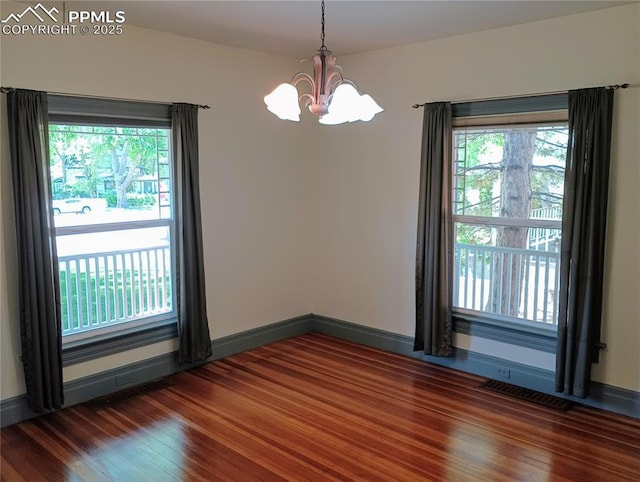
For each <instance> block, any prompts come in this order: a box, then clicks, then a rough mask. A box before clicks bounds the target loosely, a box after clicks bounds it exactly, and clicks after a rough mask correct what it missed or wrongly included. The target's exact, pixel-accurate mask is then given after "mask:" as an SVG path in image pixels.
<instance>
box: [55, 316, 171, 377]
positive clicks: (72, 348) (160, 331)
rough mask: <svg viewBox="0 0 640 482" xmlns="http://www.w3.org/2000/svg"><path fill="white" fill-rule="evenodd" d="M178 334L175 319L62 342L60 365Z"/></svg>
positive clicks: (67, 364)
mask: <svg viewBox="0 0 640 482" xmlns="http://www.w3.org/2000/svg"><path fill="white" fill-rule="evenodd" d="M177 336H178V325H177V322H176V320H175V319H170V320H163V321H158V322H155V323H149V324H146V325H142V326H138V327H134V328H129V329H125V330H120V331H117V332H113V333H109V334H104V335H100V336H95V337H91V338H85V339H82V340H77V341H73V342H69V343H64V340H63V344H62V366H69V365H74V364H76V363H82V362H85V361H89V360H93V359H95V358H99V357H103V356H107V355H113V354H115V353H120V352H123V351H127V350H131V349H133V348H138V347H141V346H146V345H151V344H153V343H158V342H161V341H165V340H170V339H171V338H175V337H177Z"/></svg>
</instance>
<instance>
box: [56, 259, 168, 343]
mask: <svg viewBox="0 0 640 482" xmlns="http://www.w3.org/2000/svg"><path fill="white" fill-rule="evenodd" d="M156 292H157V293H156ZM60 294H61V304H62V331H63V333H65V334H67V333H68V332H76V331H79V330H86V329H91V328H99V327H103V326H108V325H110V324H113V323H116V322H120V321H125V320H130V319H133V318H134V317H139V316H145V315H148V314H151V313H152V312H154V311H155V312H157V310H161V309H162V311H168V310H170V309H171V278H170V276H169V275H168V274H167V275H165V276H164V279H162V278H161V277H151V278H150V279H149V277H148V276H146V275H145V273H143V272H142V271H140V270H136V269H125V270H124V271H119V272H118V273H113V272H110V273H108V275H105V273H104V272H101V273H95V272H89V273H87V272H86V271H76V270H74V269H71V270H69V271H67V270H63V269H61V270H60ZM163 300H166V302H165V303H166V304H165V306H163Z"/></svg>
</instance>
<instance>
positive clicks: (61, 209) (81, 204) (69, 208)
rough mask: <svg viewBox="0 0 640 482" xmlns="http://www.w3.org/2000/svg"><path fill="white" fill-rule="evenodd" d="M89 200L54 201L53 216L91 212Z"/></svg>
mask: <svg viewBox="0 0 640 482" xmlns="http://www.w3.org/2000/svg"><path fill="white" fill-rule="evenodd" d="M90 203H91V199H81V198H72V199H54V201H53V214H63V213H78V214H87V213H89V212H91V206H90Z"/></svg>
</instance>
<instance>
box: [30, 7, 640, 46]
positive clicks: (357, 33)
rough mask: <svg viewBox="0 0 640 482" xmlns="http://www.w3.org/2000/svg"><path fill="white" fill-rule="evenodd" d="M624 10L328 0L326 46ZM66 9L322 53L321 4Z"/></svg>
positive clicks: (237, 42)
mask: <svg viewBox="0 0 640 482" xmlns="http://www.w3.org/2000/svg"><path fill="white" fill-rule="evenodd" d="M25 3H27V2H25ZM28 3H35V2H28ZM43 3H46V4H62V3H63V2H46V1H45V2H43ZM625 3H634V2H629V1H580V0H569V1H546V0H534V1H529V0H518V1H484V0H475V1H456V0H449V1H428V0H423V1H405V0H367V1H364V0H360V1H353V0H327V2H326V14H325V17H326V28H325V31H326V41H325V43H326V45H327V47H328V48H329V49H331V50H332V51H333V53H334V54H335V55H336V56H342V55H347V54H353V53H358V52H363V51H366V50H375V49H380V48H387V47H396V46H399V45H405V44H410V43H415V42H422V41H426V40H433V39H437V38H443V37H450V36H453V35H460V34H465V33H472V32H478V31H482V30H489V29H494V28H500V27H506V26H510V25H517V24H522V23H528V22H534V21H538V20H543V19H547V18H552V17H560V16H565V15H572V14H576V13H582V12H587V11H591V10H597V9H602V8H607V7H614V6H618V5H622V4H625ZM64 4H65V5H64V8H66V9H67V10H72V9H73V10H89V11H91V10H93V11H97V10H105V11H110V12H116V11H118V10H122V11H124V12H125V15H126V21H125V27H126V25H137V26H140V27H146V28H149V29H154V30H160V31H163V32H168V33H172V34H176V35H181V36H185V37H192V38H196V39H201V40H207V41H210V42H215V43H219V44H224V45H229V46H233V47H241V48H246V49H252V50H258V51H262V52H266V53H270V54H276V55H282V56H286V57H292V58H297V59H300V58H307V57H310V55H311V54H312V53H313V52H314V51H315V50H316V49H317V48H318V47H319V46H320V1H319V0H297V1H291V0H289V1H275V0H262V1H256V0H253V1H249V0H233V1H211V0H209V1H206V0H201V1H157V0H146V1H145V0H137V1H119V0H110V1H99V0H98V1H66V2H64ZM60 6H62V5H60ZM61 10H62V9H61Z"/></svg>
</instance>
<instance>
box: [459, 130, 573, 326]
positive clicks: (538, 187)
mask: <svg viewBox="0 0 640 482" xmlns="http://www.w3.org/2000/svg"><path fill="white" fill-rule="evenodd" d="M511 121H513V122H511ZM522 121H523V119H522V118H520V119H518V118H517V117H516V118H512V119H511V120H510V123H509V124H507V125H500V126H497V127H491V126H489V125H482V122H481V121H480V122H478V121H477V120H476V122H474V123H473V124H475V125H473V126H464V127H456V128H455V129H454V132H453V155H452V161H453V171H452V172H453V176H452V182H453V186H452V188H453V195H452V200H453V222H454V230H455V247H454V253H455V258H454V259H455V262H454V277H453V283H454V293H453V309H454V314H456V315H457V316H462V317H463V318H464V317H465V316H466V317H468V318H474V317H475V318H480V319H485V320H487V319H488V320H493V321H497V322H504V323H507V324H512V325H519V326H523V327H524V326H536V327H547V328H551V329H555V326H556V324H557V316H558V281H559V276H560V270H559V265H560V252H559V250H560V237H561V232H562V229H561V220H562V204H563V203H562V199H563V191H564V186H563V185H564V170H565V164H566V154H567V138H568V128H567V124H566V122H535V123H527V124H518V123H517V122H522ZM459 124H460V122H459V123H458V125H459Z"/></svg>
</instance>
